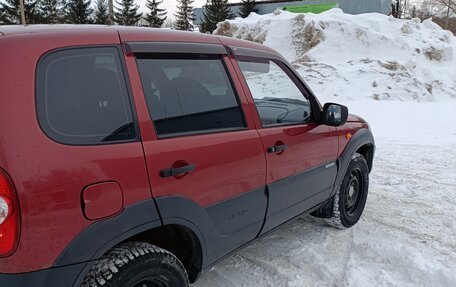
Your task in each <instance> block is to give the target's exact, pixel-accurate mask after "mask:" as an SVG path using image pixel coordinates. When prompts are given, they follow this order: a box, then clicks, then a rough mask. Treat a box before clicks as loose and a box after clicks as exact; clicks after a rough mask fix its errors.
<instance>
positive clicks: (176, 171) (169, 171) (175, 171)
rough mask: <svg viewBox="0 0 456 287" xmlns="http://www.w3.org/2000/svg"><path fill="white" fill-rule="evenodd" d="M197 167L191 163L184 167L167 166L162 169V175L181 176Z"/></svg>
mask: <svg viewBox="0 0 456 287" xmlns="http://www.w3.org/2000/svg"><path fill="white" fill-rule="evenodd" d="M194 169H195V165H194V164H189V165H186V166H182V167H173V168H165V169H163V170H161V171H160V176H161V177H171V176H179V175H183V174H185V173H189V172H191V171H193V170H194Z"/></svg>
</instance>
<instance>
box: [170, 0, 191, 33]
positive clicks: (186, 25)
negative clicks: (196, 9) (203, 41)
mask: <svg viewBox="0 0 456 287" xmlns="http://www.w3.org/2000/svg"><path fill="white" fill-rule="evenodd" d="M177 2H178V3H179V4H178V5H177V12H176V14H174V16H176V20H175V21H174V28H175V29H177V30H183V31H193V24H192V23H191V22H193V21H195V16H194V15H193V7H192V4H193V0H177Z"/></svg>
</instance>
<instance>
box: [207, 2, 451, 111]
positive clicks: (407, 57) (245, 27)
mask: <svg viewBox="0 0 456 287" xmlns="http://www.w3.org/2000/svg"><path fill="white" fill-rule="evenodd" d="M214 33H215V34H218V35H225V36H230V37H235V38H239V39H246V40H250V41H255V42H258V43H262V44H265V45H267V46H269V47H271V48H274V49H276V50H277V51H280V53H281V54H282V55H284V56H285V57H286V58H287V59H288V60H289V61H290V62H292V63H293V65H294V66H295V67H296V69H297V70H298V72H300V73H301V75H303V77H304V78H305V80H306V81H307V83H308V84H309V85H310V86H311V87H312V89H313V90H314V92H315V93H316V94H317V95H318V97H319V98H322V99H323V100H328V101H330V100H331V101H337V100H338V99H340V100H339V101H341V102H345V101H347V100H353V99H356V100H359V99H363V98H364V99H373V100H379V101H383V100H398V101H418V102H427V101H438V100H445V99H456V37H455V36H453V34H451V33H450V32H448V31H445V30H442V29H441V28H440V27H439V26H437V25H436V24H434V23H433V22H431V21H429V20H427V21H424V22H423V23H421V22H420V20H418V19H412V20H399V19H395V18H393V17H388V16H385V15H382V14H374V13H372V14H362V15H349V14H344V13H343V12H342V11H341V10H340V9H332V10H330V11H327V12H325V13H322V14H294V13H290V12H286V11H279V10H277V11H276V12H275V13H273V14H268V15H261V16H260V15H257V14H255V13H252V14H251V15H250V16H249V17H248V18H246V19H242V18H236V19H234V20H228V21H225V22H222V23H219V25H218V29H217V30H216V31H215V32H214Z"/></svg>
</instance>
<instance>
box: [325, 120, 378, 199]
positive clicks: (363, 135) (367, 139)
mask: <svg viewBox="0 0 456 287" xmlns="http://www.w3.org/2000/svg"><path fill="white" fill-rule="evenodd" d="M365 145H372V156H370V158H369V159H366V161H367V162H368V166H369V167H370V168H369V172H370V171H371V168H372V161H373V158H374V153H375V141H374V136H373V135H372V132H371V131H370V130H369V129H365V128H363V129H360V130H358V131H357V132H356V133H355V134H354V135H353V136H352V138H351V139H350V141H349V142H348V144H347V145H346V146H345V149H344V151H343V152H342V155H341V156H340V157H339V158H338V160H337V163H338V167H339V168H338V172H337V176H336V180H335V182H334V188H333V191H332V192H331V195H330V198H331V197H333V196H334V194H335V193H336V191H337V189H338V188H339V186H340V185H341V183H342V180H343V179H344V176H345V173H346V172H347V168H348V165H349V164H350V161H351V158H352V157H353V155H354V154H355V153H356V151H357V150H359V149H360V148H361V147H363V146H365Z"/></svg>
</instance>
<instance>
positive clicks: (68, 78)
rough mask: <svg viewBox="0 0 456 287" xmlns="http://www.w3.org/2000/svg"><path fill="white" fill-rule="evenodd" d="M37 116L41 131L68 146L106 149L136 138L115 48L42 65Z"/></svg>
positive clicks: (49, 59) (56, 57) (51, 57)
mask: <svg viewBox="0 0 456 287" xmlns="http://www.w3.org/2000/svg"><path fill="white" fill-rule="evenodd" d="M36 86H37V111H38V118H39V122H40V125H41V127H42V129H43V130H44V131H45V133H46V134H47V135H48V136H49V137H50V138H52V139H54V140H56V141H58V142H61V143H65V144H81V145H85V144H101V143H110V142H115V141H126V140H132V139H135V138H136V135H135V128H134V120H133V114H132V111H131V105H130V101H129V97H128V91H127V88H126V84H125V78H124V75H123V70H122V65H121V61H120V58H119V52H118V49H117V48H116V47H97V48H77V49H68V50H61V51H57V52H53V53H51V54H48V55H47V56H45V57H44V58H42V59H41V61H40V63H39V65H38V73H37V82H36Z"/></svg>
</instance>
